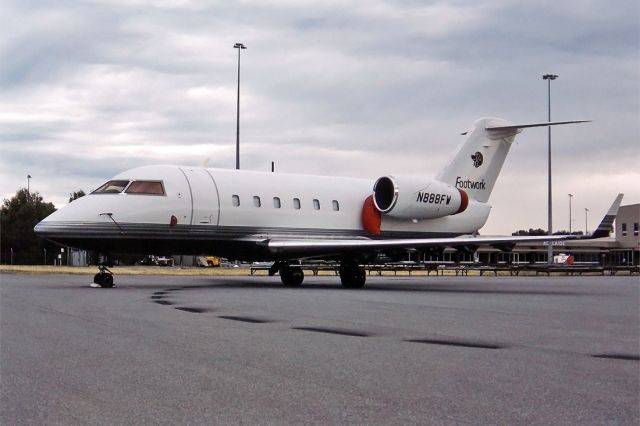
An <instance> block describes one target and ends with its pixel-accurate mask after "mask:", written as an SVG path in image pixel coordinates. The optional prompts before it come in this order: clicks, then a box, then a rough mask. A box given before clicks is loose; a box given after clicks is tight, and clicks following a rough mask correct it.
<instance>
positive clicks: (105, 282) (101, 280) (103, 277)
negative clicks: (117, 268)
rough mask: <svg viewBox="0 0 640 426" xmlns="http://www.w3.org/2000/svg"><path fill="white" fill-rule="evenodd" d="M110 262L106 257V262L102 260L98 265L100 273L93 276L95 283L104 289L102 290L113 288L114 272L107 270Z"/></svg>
mask: <svg viewBox="0 0 640 426" xmlns="http://www.w3.org/2000/svg"><path fill="white" fill-rule="evenodd" d="M108 262H109V260H108V258H107V257H106V256H105V258H104V260H102V261H101V262H100V263H99V264H98V270H99V271H100V272H98V273H97V274H95V275H94V276H93V283H94V284H96V285H98V286H100V287H102V288H112V287H113V272H111V271H110V270H109V268H107V264H108Z"/></svg>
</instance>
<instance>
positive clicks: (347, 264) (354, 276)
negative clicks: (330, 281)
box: [338, 260, 367, 288]
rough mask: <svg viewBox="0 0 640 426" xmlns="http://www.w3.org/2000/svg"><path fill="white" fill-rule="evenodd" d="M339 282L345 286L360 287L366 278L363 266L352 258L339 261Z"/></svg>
mask: <svg viewBox="0 0 640 426" xmlns="http://www.w3.org/2000/svg"><path fill="white" fill-rule="evenodd" d="M338 273H339V274H340V282H342V286H343V287H345V288H362V287H364V283H365V281H366V280H367V274H366V273H365V271H364V268H361V267H360V265H358V263H357V262H356V261H354V260H343V261H342V262H341V263H340V269H339V271H338Z"/></svg>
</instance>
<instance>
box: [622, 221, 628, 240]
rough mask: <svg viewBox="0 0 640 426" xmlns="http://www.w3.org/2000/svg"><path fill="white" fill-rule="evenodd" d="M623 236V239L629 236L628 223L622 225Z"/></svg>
mask: <svg viewBox="0 0 640 426" xmlns="http://www.w3.org/2000/svg"><path fill="white" fill-rule="evenodd" d="M622 236H623V237H626V236H627V224H626V223H623V224H622Z"/></svg>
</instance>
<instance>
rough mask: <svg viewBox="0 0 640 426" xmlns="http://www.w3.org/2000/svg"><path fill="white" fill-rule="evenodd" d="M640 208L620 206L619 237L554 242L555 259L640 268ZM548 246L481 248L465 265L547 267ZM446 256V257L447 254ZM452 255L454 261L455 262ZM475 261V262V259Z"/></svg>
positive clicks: (528, 244) (465, 259)
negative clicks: (469, 262) (638, 266)
mask: <svg viewBox="0 0 640 426" xmlns="http://www.w3.org/2000/svg"><path fill="white" fill-rule="evenodd" d="M639 223H640V204H631V205H626V206H620V209H619V211H618V216H617V217H616V221H615V233H614V234H612V236H611V237H608V238H598V239H595V240H573V241H554V242H553V246H554V250H553V252H554V255H556V256H558V257H560V258H562V257H563V255H571V256H573V258H574V261H575V262H576V263H583V264H593V265H601V266H605V265H616V266H637V265H639V264H640V236H639V229H638V228H639ZM547 244H548V242H540V243H522V244H516V246H515V247H513V250H511V251H504V250H499V249H497V248H491V247H481V248H479V249H478V252H477V254H476V255H475V256H473V255H472V256H471V257H470V256H469V255H467V256H465V255H464V253H460V254H458V256H461V257H463V259H460V260H462V261H473V260H475V261H478V262H480V263H484V264H495V263H500V262H506V263H545V262H547ZM445 256H446V253H445ZM454 257H455V256H454V255H453V254H452V253H451V254H450V259H445V260H454ZM474 257H475V259H474Z"/></svg>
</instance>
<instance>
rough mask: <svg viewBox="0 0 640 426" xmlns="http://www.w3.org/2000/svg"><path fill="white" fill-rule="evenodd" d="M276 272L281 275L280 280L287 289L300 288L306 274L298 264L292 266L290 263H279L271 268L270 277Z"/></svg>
mask: <svg viewBox="0 0 640 426" xmlns="http://www.w3.org/2000/svg"><path fill="white" fill-rule="evenodd" d="M276 272H279V273H280V280H282V284H284V285H285V286H286V287H300V286H301V285H302V281H304V272H302V267H301V266H300V265H298V264H290V263H288V262H283V261H278V262H275V263H274V264H273V266H271V268H269V275H270V276H273V275H275V274H276Z"/></svg>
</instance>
